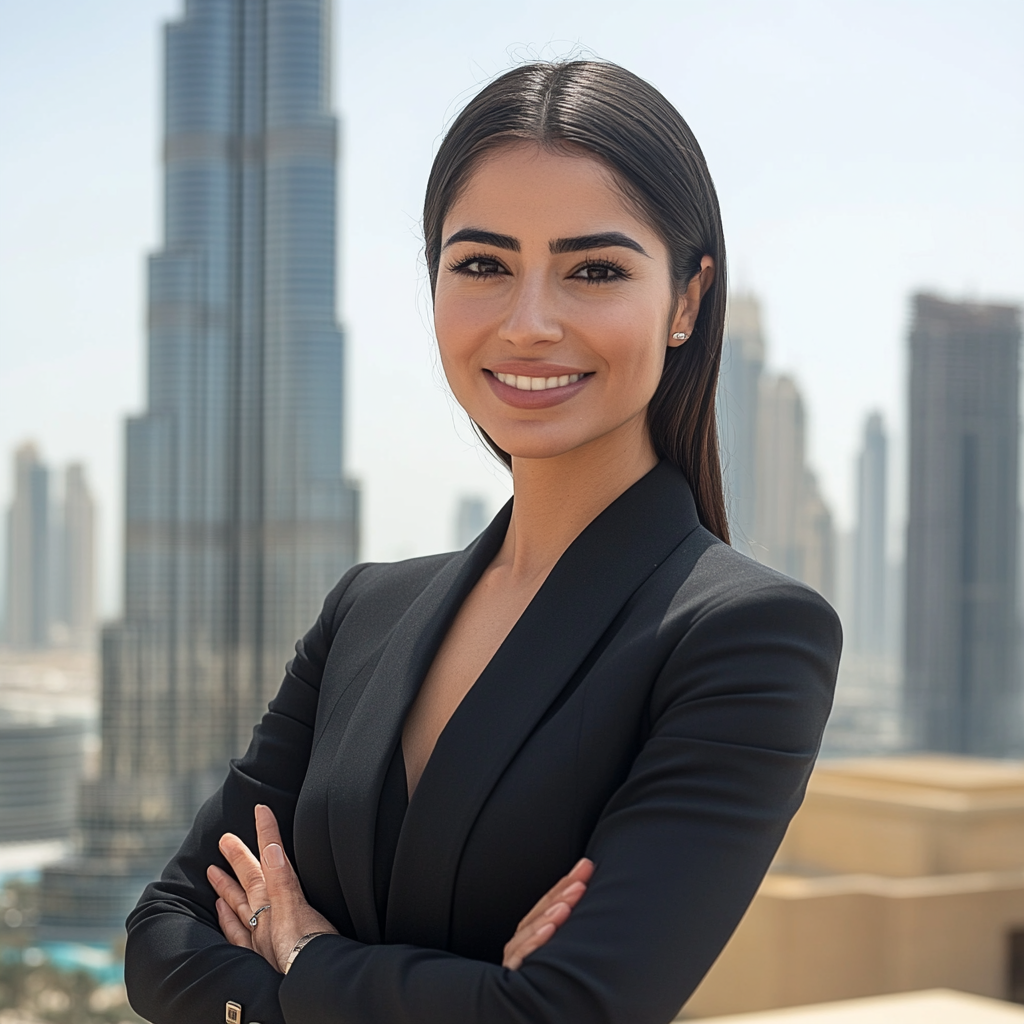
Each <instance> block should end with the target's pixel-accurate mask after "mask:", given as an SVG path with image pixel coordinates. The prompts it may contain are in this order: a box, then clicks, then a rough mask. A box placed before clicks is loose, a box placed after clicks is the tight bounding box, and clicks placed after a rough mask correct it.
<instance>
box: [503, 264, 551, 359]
mask: <svg viewBox="0 0 1024 1024" xmlns="http://www.w3.org/2000/svg"><path fill="white" fill-rule="evenodd" d="M498 333H499V336H500V337H501V340H502V341H508V342H511V343H512V344H513V345H515V346H516V347H517V348H522V349H529V348H533V347H534V346H535V345H545V344H552V343H554V342H558V341H561V340H562V338H563V337H564V336H565V332H564V331H563V329H562V321H561V317H560V316H559V311H558V299H557V294H556V288H555V286H554V283H553V282H552V281H551V278H550V276H549V275H548V274H547V273H545V271H544V270H543V269H541V268H537V270H536V271H531V272H528V273H526V274H523V275H522V276H521V277H520V278H519V279H518V281H517V282H516V286H515V288H514V289H513V290H512V295H511V304H510V306H509V308H508V310H507V313H506V315H505V318H504V319H503V320H502V323H501V326H500V327H499V331H498Z"/></svg>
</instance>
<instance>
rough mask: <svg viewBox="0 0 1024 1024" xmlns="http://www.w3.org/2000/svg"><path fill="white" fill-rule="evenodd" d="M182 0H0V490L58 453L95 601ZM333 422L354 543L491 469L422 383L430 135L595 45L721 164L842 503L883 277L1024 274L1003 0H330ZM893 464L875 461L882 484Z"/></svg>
mask: <svg viewBox="0 0 1024 1024" xmlns="http://www.w3.org/2000/svg"><path fill="white" fill-rule="evenodd" d="M183 6H184V5H183V0H90V2H89V3H82V2H81V0H52V2H50V3H47V4H37V3H35V4H34V3H23V2H17V0H0V15H2V21H3V24H4V31H3V33H2V34H0V140H2V145H0V502H2V503H3V504H6V502H7V500H8V498H9V492H10V476H11V470H10V452H11V449H12V448H13V446H14V445H15V444H16V443H17V442H18V441H19V440H21V439H24V438H28V437H32V438H35V439H37V440H38V441H39V442H40V444H41V445H42V448H43V451H44V455H45V456H46V458H47V459H48V460H50V461H51V462H53V463H57V464H63V463H64V462H66V461H67V460H70V459H82V460H84V461H85V462H86V463H87V464H88V468H89V472H90V475H91V478H92V480H93V481H94V484H95V487H96V490H97V491H98V494H99V498H100V502H101V510H102V521H103V538H102V539H103V547H102V558H103V564H104V587H103V591H104V608H105V611H107V612H110V611H113V610H115V609H116V606H117V601H118V600H119V589H120V588H119V586H118V574H119V565H120V505H121V493H122V479H121V476H122V448H123V445H122V434H123V431H122V426H121V424H122V420H123V417H124V416H125V415H126V414H127V413H130V412H132V411H137V410H139V409H140V408H141V394H142V382H143V373H144V363H143V354H144V349H143V346H144V276H143V271H144V259H145V254H146V253H147V252H150V251H152V250H154V249H155V248H158V247H159V244H160V237H161V230H162V228H161V224H160V201H161V176H160V168H159V140H160V131H161V125H160V97H161V78H162V58H161V42H160V25H161V23H162V22H163V21H165V20H167V19H168V18H171V17H176V16H178V15H179V14H180V12H181V11H182V9H183ZM335 31H336V37H337V48H336V55H337V63H336V68H337V74H336V81H335V92H336V103H337V109H338V111H339V113H340V114H341V115H342V117H343V122H344V128H343V139H344V143H343V145H344V151H343V155H342V160H343V173H342V211H343V213H342V234H341V239H342V259H341V284H342V287H341V290H340V294H339V304H340V318H341V320H342V322H343V323H344V324H345V325H346V328H347V331H348V337H349V349H348V364H347V392H346V395H345V399H346V439H347V440H346V449H347V459H348V469H349V472H351V473H352V474H354V475H356V476H358V477H359V478H360V479H361V480H362V483H363V488H364V537H365V547H364V556H366V557H369V558H378V559H390V558H399V557H404V556H407V555H412V554H418V553H422V552H427V551H431V550H440V549H444V548H447V547H450V546H451V543H452V519H453V512H454V506H455V502H456V500H457V497H458V495H459V494H462V493H481V494H484V495H486V496H487V497H488V499H489V500H490V502H491V504H492V506H493V507H496V506H497V504H498V502H499V501H500V500H502V499H503V497H504V495H506V494H507V493H508V484H507V480H506V478H505V476H504V473H503V471H501V470H500V469H498V468H496V467H495V466H494V465H493V464H492V463H491V462H490V460H489V459H488V458H487V457H486V456H485V455H483V454H482V452H481V451H480V449H479V446H478V445H477V444H476V443H475V441H474V440H473V438H472V435H471V434H470V432H469V430H468V428H467V427H466V425H465V422H464V421H463V420H462V418H461V416H460V414H459V412H458V410H457V408H455V407H454V404H453V403H452V401H451V400H450V398H449V397H448V396H447V393H446V391H445V388H444V385H443V380H442V378H441V375H440V370H439V368H438V364H437V361H436V359H435V357H434V352H433V342H432V340H431V334H430V317H429V301H428V298H427V290H426V285H425V281H426V277H425V272H424V269H423V264H422V259H421V257H420V245H421V240H420V234H419V213H420V204H421V202H422V190H423V185H424V182H425V180H426V175H427V171H428V168H429V165H430V161H431V158H432V156H433V153H434V151H435V150H436V147H437V143H438V140H439V137H440V135H441V133H442V131H443V129H444V126H445V124H446V123H448V122H449V121H450V119H451V117H452V116H453V114H454V113H455V112H456V111H457V110H458V109H459V108H460V106H461V104H462V103H464V102H465V100H466V99H467V98H468V97H469V96H470V95H472V93H473V92H474V91H475V89H477V88H478V87H479V86H480V85H481V84H483V83H484V82H486V81H487V80H489V79H490V78H491V77H492V76H494V75H495V74H496V73H498V72H500V71H502V70H503V69H505V68H507V67H509V66H511V65H512V64H513V63H515V62H517V61H519V60H522V59H525V58H529V57H534V56H542V57H547V56H561V55H565V54H567V53H570V52H577V51H579V52H583V53H591V54H595V55H597V56H600V57H603V58H607V59H610V60H615V61H617V62H619V63H621V64H624V65H625V66H626V67H628V68H630V69H631V70H633V71H635V72H637V73H638V74H640V75H642V76H643V77H645V78H647V79H648V80H650V81H651V82H653V83H654V84H655V85H656V86H658V87H659V88H660V89H662V90H663V91H664V92H665V93H666V95H667V96H668V97H669V98H670V99H671V100H672V101H673V102H674V103H675V104H676V106H677V107H678V108H679V110H680V111H681V112H682V114H683V116H684V117H685V118H686V119H687V120H688V121H689V123H690V125H691V127H692V128H693V129H694V132H695V133H696V135H697V138H698V139H699V140H700V142H701V144H702V146H703V148H704V152H705V155H706V156H707V159H708V163H709V165H710V167H711V172H712V174H713V176H714V178H715V181H716V183H717V186H718V189H719V195H720V198H721V203H722V208H723V213H724V218H725V229H726V238H727V244H728V247H729V259H730V262H731V273H732V280H733V283H734V285H736V284H738V285H741V286H745V287H748V288H751V289H753V290H755V291H756V292H757V293H758V294H759V295H760V297H761V298H762V300H763V303H764V309H765V313H766V325H767V331H768V339H769V360H770V363H771V364H772V366H773V367H774V368H776V369H780V370H787V371H790V372H792V373H794V374H795V375H796V377H797V379H798V381H799V383H800V386H801V388H802V389H803V392H804V396H805V398H806V401H807V405H808V410H809V416H810V429H811V457H812V461H813V463H814V465H815V467H816V468H817V470H818V472H819V474H820V476H821V479H822V482H823V487H824V490H825V493H826V495H827V497H828V499H829V501H830V502H831V504H832V507H833V510H834V512H835V514H836V516H837V519H838V520H839V522H840V524H843V525H845V524H848V522H849V518H850V513H849V508H850V502H851V490H852V487H851V473H852V471H851V461H852V457H853V454H854V452H855V450H856V447H857V441H858V434H859V431H860V429H861V423H862V420H863V417H864V415H865V414H866V413H867V411H868V410H869V409H871V408H875V407H877V408H881V409H882V410H883V412H884V414H885V417H886V420H887V422H888V424H889V426H890V428H891V429H892V432H893V434H894V435H895V439H896V441H897V443H899V442H901V441H902V435H903V433H904V425H903V415H904V411H903V410H904V403H903V392H904V388H905V382H904V374H905V360H904V348H905V343H904V338H905V331H906V320H907V308H908V295H909V294H910V293H911V291H912V290H915V289H919V288H927V289H933V290H938V291H940V292H942V293H944V294H947V295H950V296H953V297H963V296H969V297H974V298H982V299H987V298H998V299H1009V300H1012V301H1015V302H1019V301H1021V299H1022V298H1024V4H1022V3H1020V2H1019V0H1006V2H997V0H973V2H972V3H970V4H964V3H962V2H958V3H952V2H943V0H922V2H911V0H888V2H877V0H855V2H853V0H804V2H799V0H748V2H743V0H720V2H715V3H708V2H706V0H705V2H703V3H696V2H691V0H633V2H632V3H628V4H627V3H623V2H622V0H617V2H614V3H612V2H607V0H589V2H587V3H579V2H573V3H570V2H567V0H520V2H519V3H515V4H502V5H488V4H483V5H474V4H465V3H455V2H452V0H434V2H430V3H424V2H423V0H419V2H397V0H363V2H359V3H357V2H354V0H349V2H343V3H341V4H340V5H339V6H338V7H336V19H335ZM901 475H902V468H901V465H900V462H899V461H897V463H896V466H895V468H894V481H893V482H894V485H896V487H897V488H898V487H899V486H900V480H901Z"/></svg>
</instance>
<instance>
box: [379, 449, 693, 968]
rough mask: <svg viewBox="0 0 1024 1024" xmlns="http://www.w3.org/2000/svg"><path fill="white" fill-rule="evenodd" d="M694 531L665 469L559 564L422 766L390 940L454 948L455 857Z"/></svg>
mask: <svg viewBox="0 0 1024 1024" xmlns="http://www.w3.org/2000/svg"><path fill="white" fill-rule="evenodd" d="M698 525H699V521H698V518H697V512H696V508H695V506H694V503H693V498H692V496H691V494H690V490H689V487H688V485H687V483H686V480H685V479H684V477H683V475H682V474H681V473H680V472H679V471H678V470H677V469H675V468H674V467H672V466H671V465H670V464H668V463H665V462H662V463H659V465H658V466H656V467H655V468H654V469H653V470H651V472H650V473H648V474H647V475H646V476H645V477H643V478H642V479H641V480H639V481H638V482H637V483H636V484H634V485H633V487H631V488H630V489H629V490H628V491H626V492H625V493H624V494H623V495H621V496H620V497H619V498H618V499H617V500H616V501H615V502H613V503H612V504H611V505H610V506H609V507H608V508H607V509H605V511H604V512H602V513H601V515H600V516H598V517H597V519H595V520H594V521H593V522H592V523H591V524H590V525H589V526H588V527H587V528H586V529H585V530H584V531H583V533H581V534H580V536H579V537H577V539H576V540H575V541H574V542H573V543H572V545H570V547H569V549H568V550H567V551H566V552H565V554H564V555H563V556H562V557H561V559H559V561H558V563H557V564H556V565H555V567H554V569H552V571H551V573H550V575H549V576H548V578H547V580H545V582H544V585H543V586H542V587H541V589H540V591H538V593H537V596H536V597H535V598H534V599H533V601H532V602H531V604H530V605H529V607H528V608H527V609H526V611H525V612H524V613H523V615H522V617H521V618H520V619H519V621H518V622H517V623H516V625H515V627H514V628H513V629H512V631H511V632H510V633H509V635H508V637H507V638H506V639H505V642H504V643H503V644H502V646H501V647H500V648H499V650H498V651H497V653H496V654H495V655H494V657H493V658H492V660H491V662H490V664H489V665H488V666H487V668H485V669H484V671H483V672H482V673H481V675H480V677H479V679H478V680H477V681H476V683H475V684H474V686H473V688H472V689H471V690H470V691H469V693H468V694H467V695H466V697H465V699H464V700H463V701H462V703H461V704H460V705H459V707H458V708H457V709H456V711H455V713H454V714H453V715H452V717H451V719H450V721H449V722H448V725H447V726H446V727H445V729H444V731H443V732H442V733H441V736H440V737H439V739H438V741H437V745H436V746H435V747H434V752H433V754H432V756H431V758H430V760H429V761H428V762H427V766H426V769H425V770H424V772H423V776H422V778H421V779H420V782H419V785H418V787H417V789H416V793H415V795H414V797H413V800H412V801H411V803H410V805H409V809H408V811H407V813H406V818H405V823H404V825H403V828H402V834H401V838H400V839H399V843H398V850H397V853H396V857H395V864H394V869H393V872H392V876H391V890H390V894H389V898H388V915H387V923H386V932H387V934H386V939H387V941H388V942H411V943H415V944H418V945H423V946H428V947H431V948H434V949H445V948H447V945H448V929H449V922H450V914H451V905H452V895H453V889H454V885H455V876H456V871H457V868H458V863H459V857H460V855H461V852H462V848H463V846H464V845H465V842H466V840H467V838H468V836H469V833H470V830H471V829H472V827H473V824H474V822H475V820H476V817H477V814H478V813H479V811H480V808H481V807H482V806H483V804H484V802H485V801H486V800H487V797H488V795H489V794H490V792H491V790H492V788H493V787H494V785H495V783H496V782H497V781H498V779H499V778H500V776H501V774H502V773H503V772H504V770H505V768H506V767H507V765H508V764H509V762H510V761H511V760H512V759H513V758H514V757H515V755H516V753H517V751H518V750H519V748H520V747H521V746H522V744H523V743H524V742H525V741H526V739H527V738H528V737H529V735H530V733H531V732H532V730H533V729H534V727H535V726H536V724H537V722H538V721H539V720H540V718H541V717H542V716H543V714H544V712H545V711H546V710H547V708H548V707H549V706H550V704H551V703H552V701H554V700H555V698H556V697H557V696H558V695H559V693H560V692H561V690H562V689H563V687H564V686H565V685H566V683H567V682H568V681H569V680H570V679H571V678H572V676H573V674H574V673H575V672H576V670H577V669H578V668H579V666H580V665H581V664H582V662H583V661H584V660H585V659H586V657H587V655H588V653H589V652H590V651H591V650H592V649H593V648H594V646H595V645H596V644H597V643H598V641H599V640H600V639H601V636H602V635H603V634H604V632H605V631H606V630H607V629H608V627H609V626H610V625H611V623H612V621H613V620H614V618H615V616H616V615H617V614H618V613H619V612H620V611H621V609H622V607H623V605H624V604H625V603H626V602H627V601H628V600H629V598H630V597H631V595H632V594H633V593H634V592H635V591H636V590H637V589H638V588H639V587H640V586H641V585H642V584H643V582H644V581H645V580H646V579H647V578H648V577H649V576H650V575H651V573H653V572H654V570H655V569H656V568H657V567H658V565H659V564H660V563H661V562H663V561H664V560H665V558H666V557H667V556H668V555H669V554H670V553H671V552H672V551H673V550H674V549H675V548H676V547H677V546H678V545H679V544H680V543H681V542H682V541H683V539H684V538H685V537H686V536H687V535H688V534H689V533H690V532H692V530H694V529H695V528H696V527H697V526H698ZM481 571H482V570H481ZM478 575H479V574H478ZM436 647H437V644H436V643H435V644H433V646H432V647H431V652H433V651H434V650H436ZM421 663H422V662H417V663H416V669H417V671H418V675H416V677H415V679H416V685H418V683H419V681H420V680H421V679H422V677H423V675H424V673H425V671H426V667H427V666H423V668H422V669H420V665H421ZM406 706H407V705H406Z"/></svg>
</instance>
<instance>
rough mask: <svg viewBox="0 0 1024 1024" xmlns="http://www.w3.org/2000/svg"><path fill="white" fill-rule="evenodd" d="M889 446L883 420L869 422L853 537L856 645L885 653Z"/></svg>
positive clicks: (860, 462) (875, 416)
mask: <svg viewBox="0 0 1024 1024" xmlns="http://www.w3.org/2000/svg"><path fill="white" fill-rule="evenodd" d="M887 453H888V442H887V439H886V436H885V428H884V427H883V426H882V417H881V415H880V414H879V413H877V412H875V413H872V414H871V415H870V416H868V418H867V421H866V422H865V424H864V441H863V446H862V448H861V451H860V455H859V456H858V458H857V523H856V527H855V532H854V538H853V622H852V624H851V625H852V627H853V628H852V629H851V631H850V633H851V635H850V641H851V647H852V648H853V649H854V650H856V651H857V652H858V653H862V654H873V655H880V654H882V653H883V651H884V650H885V647H886V633H887V630H886V616H887V614H888V609H887V607H886V600H885V595H886V590H887V586H886V582H887V581H886V572H887V562H886V536H885V534H886V527H887V506H886V481H885V476H886V466H887Z"/></svg>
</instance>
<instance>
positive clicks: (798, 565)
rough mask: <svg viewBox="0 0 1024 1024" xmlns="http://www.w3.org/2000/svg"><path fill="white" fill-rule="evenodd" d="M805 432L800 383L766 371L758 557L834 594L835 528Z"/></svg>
mask: <svg viewBox="0 0 1024 1024" xmlns="http://www.w3.org/2000/svg"><path fill="white" fill-rule="evenodd" d="M805 431H806V424H805V413H804V403H803V399H802V397H801V395H800V392H799V390H798V388H797V386H796V383H795V381H794V380H793V379H792V378H791V377H787V376H779V377H776V376H771V375H767V374H765V375H762V377H761V382H760V388H759V396H758V427H757V476H756V480H757V489H756V502H755V522H754V531H753V541H754V543H753V545H752V547H753V551H754V555H755V557H757V558H758V559H759V560H760V561H762V562H764V563H765V564H766V565H770V566H772V567H773V568H775V569H778V570H779V571H780V572H784V573H785V574H786V575H787V576H792V577H794V578H795V579H799V580H803V581H804V582H805V583H808V584H810V585H811V586H812V587H814V588H815V589H816V590H818V591H819V592H820V593H822V594H823V595H824V596H825V597H829V598H831V597H832V596H833V592H834V589H835V538H834V532H835V531H834V529H833V525H832V515H831V513H830V512H829V509H828V506H827V505H826V504H825V501H824V499H823V497H822V495H821V492H820V490H819V488H818V482H817V478H816V477H815V475H814V473H813V472H811V470H810V468H809V467H808V465H807V457H806V438H805Z"/></svg>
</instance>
